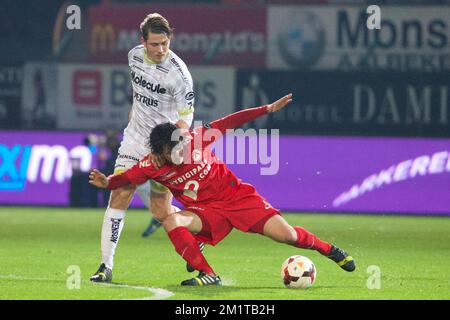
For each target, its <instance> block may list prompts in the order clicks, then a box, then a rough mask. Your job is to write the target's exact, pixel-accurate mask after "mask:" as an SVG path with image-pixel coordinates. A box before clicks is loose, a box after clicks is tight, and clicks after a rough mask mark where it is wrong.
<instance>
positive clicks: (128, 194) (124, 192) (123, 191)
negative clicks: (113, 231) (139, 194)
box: [109, 186, 136, 210]
mask: <svg viewBox="0 0 450 320" xmlns="http://www.w3.org/2000/svg"><path fill="white" fill-rule="evenodd" d="M135 189H136V187H134V186H126V187H121V188H118V189H116V190H113V191H112V192H111V196H110V198H109V206H110V207H111V208H115V209H123V210H126V209H127V208H128V206H129V204H130V202H131V199H132V197H133V194H134V191H135Z"/></svg>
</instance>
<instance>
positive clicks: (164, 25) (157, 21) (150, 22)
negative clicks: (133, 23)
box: [140, 13, 173, 40]
mask: <svg viewBox="0 0 450 320" xmlns="http://www.w3.org/2000/svg"><path fill="white" fill-rule="evenodd" d="M140 29H141V35H142V37H143V38H144V39H145V40H147V39H148V33H149V32H151V33H165V34H166V35H167V37H168V38H169V39H170V38H171V37H172V34H173V29H172V28H171V27H170V24H169V21H167V19H166V18H164V17H163V16H162V15H160V14H159V13H150V14H149V15H147V16H146V17H145V19H144V21H142V22H141V25H140Z"/></svg>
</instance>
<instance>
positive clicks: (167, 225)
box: [161, 214, 181, 232]
mask: <svg viewBox="0 0 450 320" xmlns="http://www.w3.org/2000/svg"><path fill="white" fill-rule="evenodd" d="M161 223H162V225H163V227H164V229H165V230H166V231H167V232H170V231H172V230H173V229H175V228H177V227H181V223H180V220H179V219H178V215H177V214H171V215H169V216H167V217H166V218H165V219H164V220H163V221H161Z"/></svg>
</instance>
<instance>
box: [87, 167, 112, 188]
mask: <svg viewBox="0 0 450 320" xmlns="http://www.w3.org/2000/svg"><path fill="white" fill-rule="evenodd" d="M89 183H90V184H92V185H93V186H96V187H98V188H106V187H108V184H109V181H108V178H107V177H106V176H105V175H104V174H103V173H101V172H100V171H98V170H97V169H92V171H91V173H89Z"/></svg>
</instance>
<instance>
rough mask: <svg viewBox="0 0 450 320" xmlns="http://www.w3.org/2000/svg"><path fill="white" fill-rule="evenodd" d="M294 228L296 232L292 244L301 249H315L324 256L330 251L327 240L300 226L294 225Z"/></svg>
mask: <svg viewBox="0 0 450 320" xmlns="http://www.w3.org/2000/svg"><path fill="white" fill-rule="evenodd" d="M294 230H295V232H297V241H296V242H295V244H294V246H296V247H298V248H303V249H313V250H317V251H319V252H320V253H321V254H322V255H324V256H326V255H328V254H329V253H330V250H331V244H329V243H328V242H325V241H322V240H320V239H319V238H318V237H316V236H315V235H313V234H312V233H311V232H309V231H307V230H306V229H303V228H301V227H294Z"/></svg>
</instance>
